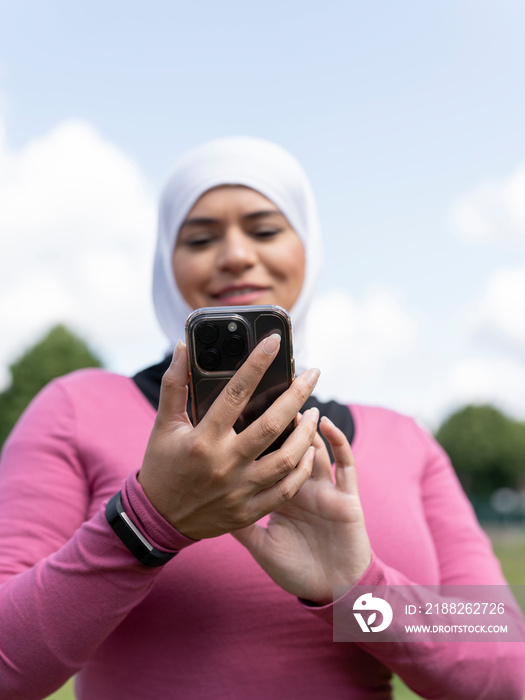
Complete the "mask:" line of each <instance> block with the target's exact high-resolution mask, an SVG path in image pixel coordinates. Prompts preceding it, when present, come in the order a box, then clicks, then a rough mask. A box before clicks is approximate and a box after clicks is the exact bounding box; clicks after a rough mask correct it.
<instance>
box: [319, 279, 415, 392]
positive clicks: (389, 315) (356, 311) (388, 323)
mask: <svg viewBox="0 0 525 700" xmlns="http://www.w3.org/2000/svg"><path fill="white" fill-rule="evenodd" d="M416 338H417V323H416V320H415V319H414V317H413V316H412V315H411V314H410V312H408V311H407V310H406V309H405V308H403V306H402V304H401V303H400V302H399V301H398V300H397V299H396V297H395V296H394V295H393V294H392V293H390V292H386V291H378V292H374V293H371V294H370V295H368V296H367V297H366V298H365V299H363V300H362V301H360V302H358V301H356V300H354V299H352V298H351V297H350V296H349V295H348V294H347V293H346V292H344V291H341V290H334V291H331V292H328V293H327V294H325V295H323V296H322V297H321V298H319V299H317V300H316V301H315V302H314V304H313V307H312V310H311V313H310V317H309V324H308V347H309V348H310V353H309V355H310V358H309V359H310V363H311V364H313V365H317V366H319V367H321V368H322V374H321V379H320V382H319V385H318V389H317V390H316V393H317V394H318V395H319V396H320V397H321V398H325V399H328V398H338V399H340V400H343V401H348V400H350V399H351V400H352V401H366V402H379V403H384V402H385V401H387V400H388V395H387V391H385V384H384V383H383V382H384V381H385V380H386V384H387V386H388V385H389V384H390V382H389V380H388V377H389V375H391V374H392V367H393V364H395V362H396V361H397V360H399V359H401V360H403V359H406V357H407V356H409V355H410V353H411V352H413V350H414V347H415V343H416Z"/></svg>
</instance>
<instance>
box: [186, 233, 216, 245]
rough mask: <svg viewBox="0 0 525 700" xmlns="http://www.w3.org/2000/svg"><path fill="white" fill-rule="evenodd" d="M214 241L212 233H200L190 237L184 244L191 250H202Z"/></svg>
mask: <svg viewBox="0 0 525 700" xmlns="http://www.w3.org/2000/svg"><path fill="white" fill-rule="evenodd" d="M212 241H213V236H212V234H210V233H199V234H195V235H193V236H188V238H187V239H186V240H185V241H184V243H185V244H186V245H187V246H189V247H190V248H202V247H203V246H205V245H208V243H211V242H212Z"/></svg>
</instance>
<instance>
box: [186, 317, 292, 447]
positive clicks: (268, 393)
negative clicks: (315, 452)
mask: <svg viewBox="0 0 525 700" xmlns="http://www.w3.org/2000/svg"><path fill="white" fill-rule="evenodd" d="M234 326H235V328H234ZM212 328H214V329H215V330H211V329H212ZM203 329H204V330H203ZM232 329H233V330H232ZM272 333H279V335H280V336H281V345H280V348H279V352H278V353H277V357H276V358H275V359H274V361H273V362H272V364H271V365H270V367H269V368H268V370H267V371H266V373H265V374H264V376H263V377H262V379H261V381H260V382H259V385H258V386H257V388H256V389H255V391H254V393H253V395H252V397H251V399H250V401H249V403H248V405H247V406H246V408H245V409H244V411H243V412H242V414H241V416H240V417H239V419H238V420H237V422H236V423H235V425H234V429H235V431H236V432H237V433H239V432H241V431H242V430H244V429H245V428H246V426H248V425H250V423H252V422H253V421H254V420H256V419H257V418H258V417H259V416H260V415H261V414H262V413H264V411H265V410H266V409H267V408H268V407H269V406H270V405H271V404H272V403H273V402H274V401H275V399H276V398H278V397H279V396H280V395H281V394H282V393H283V392H284V391H286V389H287V388H288V387H289V386H290V384H291V382H292V380H293V376H294V366H293V355H292V329H291V321H290V318H289V316H288V314H287V313H286V311H284V309H281V308H280V307H279V306H239V307H234V306H226V307H207V308H203V309H197V310H196V311H194V312H193V313H192V314H191V315H190V316H189V317H188V320H187V322H186V341H187V347H188V362H189V369H190V391H191V399H192V411H193V420H194V424H195V425H196V424H197V423H199V422H200V421H201V420H202V418H203V416H204V415H205V414H206V412H207V411H208V409H209V408H210V406H211V405H212V403H213V402H214V401H215V399H216V398H217V397H218V395H219V394H220V392H221V391H222V390H223V388H224V387H225V385H226V384H227V383H228V381H229V380H230V379H231V377H232V376H233V375H234V374H235V372H236V371H237V369H238V368H239V367H240V366H241V365H242V364H243V362H244V361H245V360H246V358H247V357H248V355H249V354H250V353H251V352H252V350H253V349H254V348H255V346H256V345H257V344H258V343H259V342H260V341H261V340H263V338H266V337H268V336H269V335H271V334H272ZM215 334H216V337H214V336H215ZM211 337H214V340H212V342H209V341H210V339H211ZM203 339H204V341H203ZM241 346H242V349H241ZM225 348H226V350H225ZM232 349H233V350H234V351H235V352H234V353H233V354H231V352H228V350H232ZM292 429H293V423H291V424H290V426H288V428H287V429H286V430H285V431H284V432H283V433H282V434H281V436H280V437H279V438H278V439H277V440H276V441H275V442H274V443H273V444H272V445H271V446H270V447H269V448H268V449H267V450H265V451H264V453H263V454H267V453H268V452H271V451H273V450H275V449H278V448H279V447H280V446H281V445H282V443H283V442H284V440H285V439H286V438H287V437H288V435H289V434H290V432H291V430H292Z"/></svg>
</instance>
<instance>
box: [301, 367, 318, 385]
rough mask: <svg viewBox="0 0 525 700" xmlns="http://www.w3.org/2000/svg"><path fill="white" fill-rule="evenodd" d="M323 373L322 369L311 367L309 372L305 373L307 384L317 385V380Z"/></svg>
mask: <svg viewBox="0 0 525 700" xmlns="http://www.w3.org/2000/svg"><path fill="white" fill-rule="evenodd" d="M320 374H321V370H320V369H309V370H308V372H306V374H305V375H304V378H305V379H306V382H307V384H309V385H310V386H315V385H316V384H317V380H318V379H319V375H320Z"/></svg>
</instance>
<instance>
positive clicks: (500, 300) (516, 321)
mask: <svg viewBox="0 0 525 700" xmlns="http://www.w3.org/2000/svg"><path fill="white" fill-rule="evenodd" d="M470 323H471V325H472V326H473V328H474V331H475V332H480V331H481V332H483V333H484V334H487V333H488V334H490V335H493V336H495V337H497V338H498V339H499V340H500V341H503V342H504V343H509V342H510V344H511V345H514V346H515V347H521V349H523V350H525V266H523V267H518V268H501V269H499V270H497V271H496V272H495V273H493V275H492V277H491V278H490V280H489V281H488V283H487V285H486V287H485V289H484V291H483V292H482V294H481V295H480V298H479V299H478V300H477V302H476V304H475V305H473V306H472V308H471V310H470Z"/></svg>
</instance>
